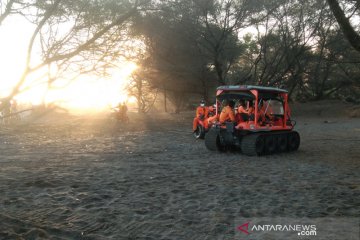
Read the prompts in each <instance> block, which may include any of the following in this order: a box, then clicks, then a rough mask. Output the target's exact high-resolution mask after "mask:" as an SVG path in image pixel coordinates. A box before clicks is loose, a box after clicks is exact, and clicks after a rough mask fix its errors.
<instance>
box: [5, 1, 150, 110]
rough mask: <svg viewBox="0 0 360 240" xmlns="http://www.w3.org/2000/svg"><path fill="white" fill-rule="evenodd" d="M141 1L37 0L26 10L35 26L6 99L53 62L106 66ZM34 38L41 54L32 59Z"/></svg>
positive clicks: (116, 54) (117, 51)
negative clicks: (23, 67) (20, 71)
mask: <svg viewBox="0 0 360 240" xmlns="http://www.w3.org/2000/svg"><path fill="white" fill-rule="evenodd" d="M144 4H145V3H143V2H138V1H135V2H131V1H120V2H118V1H115V0H111V1H85V0H84V1H75V2H74V1H70V0H52V1H43V0H38V1H36V3H34V4H33V5H32V6H31V7H30V8H29V10H28V12H27V18H28V19H29V21H31V22H32V23H33V24H34V25H35V29H34V31H33V34H32V36H31V38H30V40H29V45H28V50H27V57H26V64H25V69H24V71H23V73H22V75H21V77H20V79H19V81H18V82H17V84H16V85H15V87H14V88H13V90H12V92H11V93H10V94H9V96H8V97H7V100H8V101H9V100H10V99H11V98H12V97H13V96H15V95H16V94H18V92H19V91H20V90H21V87H22V86H23V84H24V82H25V80H26V79H27V77H28V76H29V75H30V74H32V73H34V72H36V71H39V70H41V69H43V68H44V67H48V66H51V65H56V67H54V68H56V69H57V70H59V69H62V71H64V70H69V69H70V66H72V67H73V66H74V65H75V64H78V66H77V69H76V70H75V71H78V72H91V71H95V70H97V69H99V68H98V66H99V65H101V66H102V67H103V68H104V69H105V68H106V67H108V64H109V63H110V62H112V61H113V60H114V59H117V58H118V57H119V55H120V54H121V52H122V51H124V49H123V48H121V47H119V46H120V44H121V43H122V41H120V39H121V40H124V39H122V38H121V36H123V35H122V33H123V32H124V31H126V29H127V28H128V24H129V20H130V19H131V17H133V16H135V15H136V14H137V12H138V9H139V7H140V6H143V5H144ZM34 12H35V13H36V14H35V15H34V14H33V13H34ZM37 41H40V43H41V47H42V53H41V56H42V58H41V60H40V61H38V62H35V61H33V55H34V52H33V48H34V45H35V44H36V42H37ZM114 44H115V45H114ZM114 46H116V47H115V48H110V47H114ZM84 66H87V67H84ZM89 66H90V67H89ZM82 67H83V68H82ZM50 69H51V68H50ZM73 69H74V68H73ZM53 80H55V78H52V81H53ZM0 109H1V107H0Z"/></svg>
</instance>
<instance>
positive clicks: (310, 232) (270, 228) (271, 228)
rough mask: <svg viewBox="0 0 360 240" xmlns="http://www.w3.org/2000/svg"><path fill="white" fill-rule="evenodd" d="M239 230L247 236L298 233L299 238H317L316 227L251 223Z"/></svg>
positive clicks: (313, 225)
mask: <svg viewBox="0 0 360 240" xmlns="http://www.w3.org/2000/svg"><path fill="white" fill-rule="evenodd" d="M237 230H238V231H240V232H241V233H243V234H245V235H249V234H250V232H251V233H255V232H296V233H297V235H299V236H316V225H315V224H311V225H304V224H285V225H284V224H276V225H274V224H254V225H250V221H249V222H246V223H244V224H241V225H239V226H238V227H237Z"/></svg>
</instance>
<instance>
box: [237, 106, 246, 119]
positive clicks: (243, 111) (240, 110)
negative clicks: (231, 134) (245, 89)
mask: <svg viewBox="0 0 360 240" xmlns="http://www.w3.org/2000/svg"><path fill="white" fill-rule="evenodd" d="M242 114H248V111H246V109H245V108H244V107H243V106H239V107H238V109H237V114H236V115H235V119H236V122H243V121H245V119H244V118H243V117H242V116H241V115H242Z"/></svg>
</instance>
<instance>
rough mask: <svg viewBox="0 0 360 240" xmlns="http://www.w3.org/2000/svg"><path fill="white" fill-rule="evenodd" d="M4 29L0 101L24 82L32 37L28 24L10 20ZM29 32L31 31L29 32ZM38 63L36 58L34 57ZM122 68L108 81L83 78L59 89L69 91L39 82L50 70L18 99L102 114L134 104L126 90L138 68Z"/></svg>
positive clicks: (0, 43) (1, 33) (125, 65)
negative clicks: (106, 110)
mask: <svg viewBox="0 0 360 240" xmlns="http://www.w3.org/2000/svg"><path fill="white" fill-rule="evenodd" d="M9 20H10V21H8V22H7V24H5V25H4V26H1V28H0V36H1V37H0V52H1V55H0V74H1V78H0V99H1V98H3V97H6V96H8V94H9V93H10V92H11V90H12V88H13V87H14V86H15V85H16V83H17V81H18V80H19V79H20V76H21V73H22V71H23V69H24V62H25V60H24V59H25V58H26V55H25V53H26V51H27V44H28V39H29V36H31V32H32V27H33V26H32V25H26V22H25V23H24V20H21V19H18V18H16V17H14V18H10V19H9ZM24 24H25V25H26V26H28V28H25V27H22V29H23V28H24V29H25V30H24V31H18V28H19V26H25V25H24ZM26 29H29V30H26ZM34 57H35V60H36V54H35V53H34ZM118 65H119V67H118V68H116V69H115V68H114V69H112V70H111V71H110V76H111V77H108V78H103V79H99V78H98V77H94V76H85V75H84V76H80V77H78V78H77V79H76V80H74V81H72V82H71V83H70V84H62V82H61V80H58V81H57V82H56V84H57V85H65V87H59V88H50V89H49V88H48V86H47V84H46V82H43V83H41V82H40V83H41V84H39V82H37V81H38V80H36V79H40V76H41V75H44V74H45V75H46V69H41V70H40V71H37V73H36V74H32V75H30V76H29V78H28V79H27V81H26V83H25V88H26V86H30V87H29V89H27V90H26V91H24V92H22V93H20V94H19V95H17V96H16V97H15V99H16V100H17V102H18V103H19V104H26V105H39V104H52V103H54V104H56V105H59V106H61V107H64V108H67V109H69V110H72V111H76V112H84V111H102V110H104V109H109V108H110V107H111V106H115V105H116V104H118V103H119V102H124V101H126V102H128V103H134V101H135V100H134V98H132V97H131V96H128V94H127V91H126V89H125V86H126V85H127V83H128V81H129V77H130V75H131V73H132V72H133V71H134V70H135V69H136V68H137V66H136V64H135V63H132V62H128V61H123V62H120V63H118Z"/></svg>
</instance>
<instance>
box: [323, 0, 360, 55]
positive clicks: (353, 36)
mask: <svg viewBox="0 0 360 240" xmlns="http://www.w3.org/2000/svg"><path fill="white" fill-rule="evenodd" d="M327 2H328V4H329V6H330V8H331V11H332V12H333V14H334V16H335V18H336V20H337V22H338V24H339V26H340V28H341V30H342V31H343V33H344V36H345V37H346V39H347V40H348V41H349V43H350V44H351V46H352V47H353V48H354V49H355V50H356V51H358V52H360V34H359V33H358V32H356V30H355V28H354V27H353V26H352V25H351V23H350V21H349V18H348V17H346V16H345V13H344V11H343V10H342V9H341V7H340V5H339V2H338V1H337V0H327ZM359 9H360V1H359V0H356V2H355V10H357V11H359Z"/></svg>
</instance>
